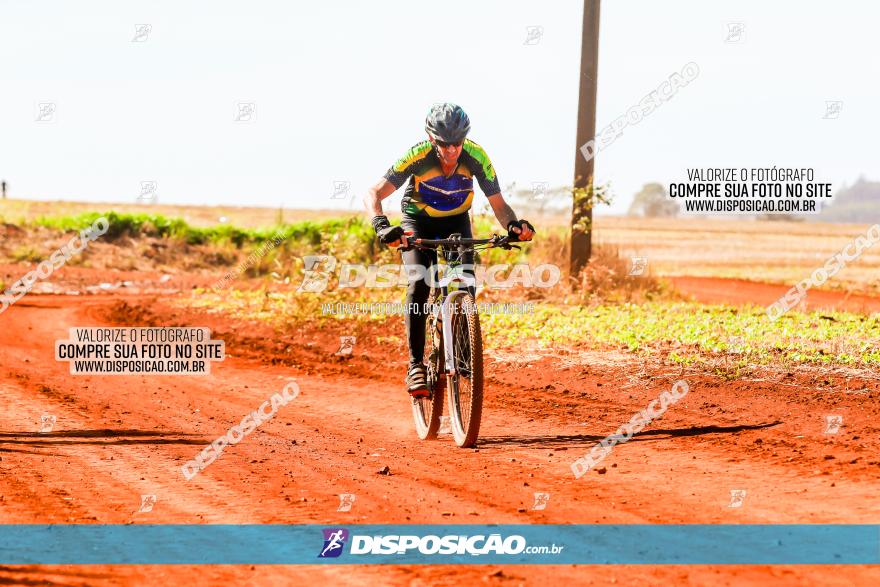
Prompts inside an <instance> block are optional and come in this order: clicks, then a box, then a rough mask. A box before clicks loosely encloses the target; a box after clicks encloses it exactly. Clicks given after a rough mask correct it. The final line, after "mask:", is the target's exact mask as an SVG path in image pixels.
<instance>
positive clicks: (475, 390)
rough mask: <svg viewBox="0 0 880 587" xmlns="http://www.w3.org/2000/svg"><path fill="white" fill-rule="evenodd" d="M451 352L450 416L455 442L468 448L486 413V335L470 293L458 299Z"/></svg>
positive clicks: (474, 438) (477, 433)
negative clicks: (484, 411) (484, 377)
mask: <svg viewBox="0 0 880 587" xmlns="http://www.w3.org/2000/svg"><path fill="white" fill-rule="evenodd" d="M452 355H453V358H454V360H455V373H454V374H450V375H447V377H448V380H449V381H448V383H449V385H448V386H447V388H448V392H449V420H450V424H451V427H452V436H453V438H455V444H457V445H458V446H460V447H462V448H468V447H471V446H473V445H474V444H475V443H476V442H477V436H479V434H480V418H481V417H482V415H483V338H482V334H481V333H480V317H479V316H478V315H477V304H476V302H475V301H474V298H473V297H472V296H471V295H470V294H467V295H463V296H459V297H458V298H457V299H456V302H455V306H454V313H453V315H452Z"/></svg>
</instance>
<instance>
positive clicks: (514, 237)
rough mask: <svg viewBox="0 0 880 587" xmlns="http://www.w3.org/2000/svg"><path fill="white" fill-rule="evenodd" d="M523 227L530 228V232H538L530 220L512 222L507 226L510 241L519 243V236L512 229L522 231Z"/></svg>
mask: <svg viewBox="0 0 880 587" xmlns="http://www.w3.org/2000/svg"><path fill="white" fill-rule="evenodd" d="M523 225H525V226H528V227H529V230H531V231H532V232H536V231H535V227H534V226H532V223H531V222H529V221H528V220H525V219H523V220H511V221H510V223H509V224H508V225H507V238H508V240H510V241H519V235H518V234H517V233H515V232H513V230H511V228H513V227H514V226H515V227H517V228H518V229H520V230H522V229H523Z"/></svg>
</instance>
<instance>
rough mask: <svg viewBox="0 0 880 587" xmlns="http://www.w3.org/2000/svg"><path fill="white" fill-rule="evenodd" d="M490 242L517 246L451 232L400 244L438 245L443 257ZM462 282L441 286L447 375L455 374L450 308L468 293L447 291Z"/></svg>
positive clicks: (411, 239) (452, 281) (405, 240)
mask: <svg viewBox="0 0 880 587" xmlns="http://www.w3.org/2000/svg"><path fill="white" fill-rule="evenodd" d="M485 244H491V245H493V246H498V247H502V248H508V249H509V248H519V247H516V245H511V244H510V243H508V241H507V238H506V237H499V236H493V237H492V238H488V239H463V238H461V235H460V234H457V233H456V234H451V235H449V238H446V239H422V238H416V239H413V238H409V237H407V236H406V235H405V236H404V237H403V242H402V244H401V249H406V248H407V247H408V246H410V245H415V246H421V247H424V248H431V249H433V250H438V249H437V248H438V247H441V248H442V251H441V252H443V257H444V258H445V257H446V255H447V254H449V253H453V252H457V253H458V254H459V257H460V256H461V255H462V254H464V253H465V252H466V250H465V249H466V247H467V246H469V245H471V246H472V245H485ZM446 247H457V249H458V250H457V251H452V250H447V249H446ZM437 262H438V263H439V262H440V255H438V256H437ZM460 264H461V263H456V264H454V265H451V266H452V267H455V266H458V265H460ZM456 282H457V283H464V280H463V279H461V278H457V277H453V278H452V279H450V280H449V283H447V284H445V285H443V286H442V289H441V291H442V292H443V301H442V303H441V304H440V321H441V324H442V325H443V355H444V356H443V358H444V362H445V364H446V375H447V376H448V377H452V376H454V375H456V371H455V357H454V355H453V350H454V349H453V344H452V336H453V332H452V308H453V305H454V303H455V300H456V298H458V297H459V296H462V295H465V294H467V293H468V291H467V290H462V289H455V290H453V291H449V284H451V283H456ZM436 312H437V309H436V308H435V307H433V306H432V308H431V313H432V314H435V315H436Z"/></svg>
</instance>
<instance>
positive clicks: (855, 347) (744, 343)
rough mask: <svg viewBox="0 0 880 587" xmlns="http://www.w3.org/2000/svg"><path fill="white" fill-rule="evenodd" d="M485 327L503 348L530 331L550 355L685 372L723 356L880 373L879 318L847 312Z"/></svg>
mask: <svg viewBox="0 0 880 587" xmlns="http://www.w3.org/2000/svg"><path fill="white" fill-rule="evenodd" d="M483 321H484V323H485V324H486V330H491V331H492V333H493V336H494V337H495V338H496V339H497V340H498V341H499V342H501V343H503V344H510V345H513V344H516V342H517V341H519V340H522V337H523V334H522V333H523V332H524V331H525V332H530V333H533V334H534V336H535V337H536V338H537V339H538V340H539V341H540V343H541V344H542V345H544V346H546V347H548V348H552V347H555V346H558V345H565V344H572V343H580V342H588V343H592V344H596V345H605V346H610V347H616V348H621V349H625V350H627V351H629V352H632V353H637V354H638V353H645V354H652V355H657V354H663V355H664V356H665V357H666V358H667V359H669V360H671V361H673V362H676V363H682V364H685V365H690V364H694V363H702V362H705V361H707V360H711V359H715V358H719V357H721V356H726V357H731V358H733V359H734V360H735V361H739V362H740V363H741V366H743V367H745V366H748V365H754V364H792V365H796V364H812V365H829V366H830V365H849V366H865V367H867V366H870V367H876V366H877V365H880V318H878V317H876V316H873V317H869V316H864V315H861V314H853V313H849V312H809V313H801V312H788V313H787V314H785V315H783V316H782V317H781V318H780V319H779V320H777V321H775V322H771V321H770V320H769V319H768V318H767V315H766V313H765V311H764V309H763V308H760V307H757V306H751V307H734V306H727V305H703V304H695V303H687V302H677V303H676V302H645V303H640V304H599V305H596V306H590V307H571V306H569V307H566V306H560V305H555V304H543V303H542V304H540V305H539V306H537V308H536V311H535V313H534V314H526V315H504V314H499V315H488V316H486V317H485V318H483Z"/></svg>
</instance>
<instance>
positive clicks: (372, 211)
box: [364, 177, 401, 247]
mask: <svg viewBox="0 0 880 587" xmlns="http://www.w3.org/2000/svg"><path fill="white" fill-rule="evenodd" d="M395 191H397V188H396V187H394V184H393V183H391V182H390V181H388V180H387V179H385V178H384V177H383V178H382V179H380V180H379V182H378V183H376V185H374V186H373V187H371V188H370V189H369V190H368V191H367V195H366V196H364V206H365V207H366V208H367V221H368V222H369V221H371V220H372V219H373V217H374V216H381V215H382V200H384V199H385V198H387V197H388V196H390V195H391V194H393V193H394V192H395ZM400 245H401V242H400V240H399V239H398V240H396V241H394V242H393V243H388V246H389V247H398V246H400Z"/></svg>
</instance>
